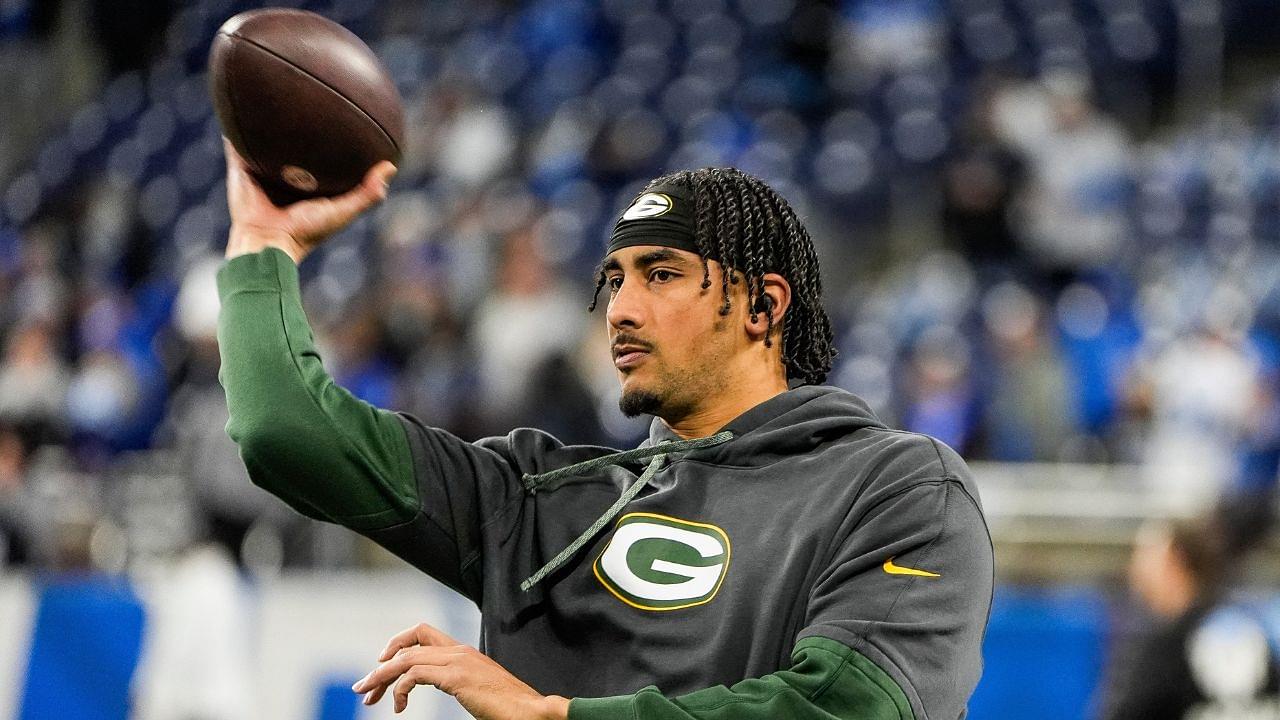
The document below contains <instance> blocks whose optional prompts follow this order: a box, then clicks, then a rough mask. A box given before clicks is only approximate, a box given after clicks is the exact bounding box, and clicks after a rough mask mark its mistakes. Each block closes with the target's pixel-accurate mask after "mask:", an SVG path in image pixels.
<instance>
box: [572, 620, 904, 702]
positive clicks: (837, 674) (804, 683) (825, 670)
mask: <svg viewBox="0 0 1280 720" xmlns="http://www.w3.org/2000/svg"><path fill="white" fill-rule="evenodd" d="M791 661H792V665H791V667H790V668H788V669H786V670H780V671H778V672H776V673H772V674H769V675H765V676H764V677H761V678H752V679H749V680H743V681H742V682H740V683H737V684H736V685H734V686H733V687H731V688H726V687H724V686H723V685H719V686H716V687H712V688H707V689H705V690H699V691H697V692H694V693H690V694H688V695H684V696H681V697H677V698H667V697H664V696H663V695H662V693H661V692H659V691H658V689H657V688H655V687H647V688H645V689H643V690H641V691H640V692H638V693H636V694H634V695H620V696H617V697H608V698H574V699H573V700H571V701H570V702H569V720H730V719H732V720H772V719H773V718H789V719H791V720H819V719H821V720H834V719H835V718H842V719H844V720H914V718H915V716H914V714H913V713H912V711H911V705H910V703H908V701H907V696H906V695H905V694H903V692H902V689H901V688H899V687H898V685H897V683H895V682H894V681H893V680H892V679H891V678H890V677H889V676H888V675H887V674H885V672H884V671H883V670H881V669H880V668H879V667H877V666H876V665H875V664H874V663H872V662H871V661H870V660H868V659H867V658H865V657H863V656H862V655H861V654H859V653H858V652H857V651H856V650H853V649H852V648H848V647H845V646H844V645H842V644H840V643H838V642H836V641H834V640H829V639H827V638H824V637H807V638H805V639H803V640H801V641H800V642H799V643H797V644H796V647H795V650H794V651H793V652H792V654H791Z"/></svg>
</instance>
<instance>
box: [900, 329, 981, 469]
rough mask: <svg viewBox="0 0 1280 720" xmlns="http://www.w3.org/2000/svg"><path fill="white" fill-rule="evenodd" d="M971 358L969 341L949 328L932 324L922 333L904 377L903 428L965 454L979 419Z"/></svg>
mask: <svg viewBox="0 0 1280 720" xmlns="http://www.w3.org/2000/svg"><path fill="white" fill-rule="evenodd" d="M971 355H972V352H971V350H970V349H969V343H968V341H967V340H966V339H965V338H964V337H963V336H962V335H960V334H959V333H958V332H956V331H955V330H954V329H952V328H950V327H946V326H942V325H936V326H934V327H932V328H929V329H927V330H925V331H924V332H923V333H921V336H920V337H919V338H918V339H917V340H916V342H915V344H914V346H913V347H912V351H911V361H910V363H909V365H908V369H907V375H906V387H905V388H904V390H905V393H904V394H905V396H906V397H905V402H906V407H905V409H904V411H903V413H902V419H903V423H904V425H905V426H906V429H908V430H910V431H912V432H918V433H924V434H925V435H930V436H932V437H936V438H938V439H939V440H941V441H942V442H944V443H946V444H947V445H950V446H951V447H953V448H956V449H957V450H958V451H959V452H967V449H968V447H969V443H970V441H971V440H972V439H973V433H974V429H975V425H976V422H975V421H976V419H977V398H976V396H975V393H974V388H973V383H972V381H971V380H970V375H969V373H970V366H971Z"/></svg>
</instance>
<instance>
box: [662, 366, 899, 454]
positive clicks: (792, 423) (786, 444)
mask: <svg viewBox="0 0 1280 720" xmlns="http://www.w3.org/2000/svg"><path fill="white" fill-rule="evenodd" d="M884 427H885V424H884V423H883V422H881V421H880V419H879V418H877V417H876V415H875V413H873V412H872V411H871V408H870V407H868V406H867V403H866V402H865V401H864V400H863V399H862V398H860V397H858V396H857V395H854V394H853V393H850V392H848V391H845V390H841V389H840V388H835V387H830V386H826V385H802V386H800V387H797V388H793V389H791V390H788V391H786V392H784V393H780V394H778V395H775V396H774V397H772V398H769V399H768V400H765V401H764V402H762V403H760V404H759V405H756V406H755V407H753V408H751V409H750V410H748V411H746V412H744V413H742V414H741V415H739V416H738V417H736V418H734V419H733V420H732V421H731V422H730V423H729V424H728V425H725V426H724V427H723V428H722V429H721V432H724V431H728V432H730V433H733V439H732V440H730V441H729V442H726V443H723V444H720V445H716V446H714V447H710V448H706V449H703V450H700V451H699V452H698V459H699V460H701V461H703V462H708V463H713V464H716V465H735V466H738V467H760V466H765V465H771V464H773V463H776V462H779V461H781V460H784V459H786V458H788V457H790V456H793V455H802V454H805V453H808V452H810V451H812V450H813V449H814V448H816V447H818V446H819V445H822V444H823V443H826V442H830V441H832V440H835V439H837V438H841V437H844V436H846V435H848V434H850V433H853V432H856V431H858V430H862V429H863V428H881V429H883V428H884ZM679 440H681V438H680V436H679V435H677V434H675V432H673V431H672V430H671V428H670V427H668V426H667V424H666V422H664V421H663V420H662V418H656V417H655V418H654V419H653V424H652V425H650V426H649V438H648V439H647V440H645V441H644V442H643V443H641V447H650V446H653V445H656V444H658V443H661V442H676V441H679Z"/></svg>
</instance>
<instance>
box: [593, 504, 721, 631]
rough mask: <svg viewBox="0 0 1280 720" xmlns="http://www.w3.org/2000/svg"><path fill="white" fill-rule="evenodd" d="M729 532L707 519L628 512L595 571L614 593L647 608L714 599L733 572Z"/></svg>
mask: <svg viewBox="0 0 1280 720" xmlns="http://www.w3.org/2000/svg"><path fill="white" fill-rule="evenodd" d="M730 554H731V551H730V547H729V536H728V535H726V534H725V532H724V530H721V529H720V528H718V527H716V526H715V525H709V524H706V523H696V522H690V521H688V520H680V519H678V518H673V517H667V516H665V515H655V514H653V513H628V514H626V515H623V516H622V518H621V519H619V520H618V525H617V528H615V529H614V531H613V537H612V538H610V540H609V544H608V545H606V546H605V548H604V552H601V553H600V557H598V558H596V561H595V564H594V565H593V566H592V570H593V571H594V572H595V575H596V578H597V579H599V580H600V583H601V584H602V585H604V586H605V589H607V590H608V591H609V592H611V593H613V595H614V597H616V598H618V599H619V600H621V601H622V602H624V603H626V604H628V605H630V606H632V607H635V608H639V609H641V610H679V609H681V608H687V607H693V606H694V605H701V604H703V603H707V602H711V599H712V598H714V597H715V595H716V592H717V591H718V590H719V589H720V585H721V584H722V583H723V582H724V576H725V574H726V573H727V572H728V571H729V556H730Z"/></svg>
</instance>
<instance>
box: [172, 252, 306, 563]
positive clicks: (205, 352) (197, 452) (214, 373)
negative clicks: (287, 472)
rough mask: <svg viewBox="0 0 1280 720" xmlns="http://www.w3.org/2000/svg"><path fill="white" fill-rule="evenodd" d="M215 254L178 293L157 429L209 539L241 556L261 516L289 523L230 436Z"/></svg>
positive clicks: (196, 267) (185, 280) (193, 271)
mask: <svg viewBox="0 0 1280 720" xmlns="http://www.w3.org/2000/svg"><path fill="white" fill-rule="evenodd" d="M220 265H221V263H220V262H219V261H217V260H216V259H205V260H203V261H201V262H198V263H196V264H195V265H194V266H193V267H192V269H191V270H189V271H188V272H187V274H186V276H185V277H184V278H183V281H182V287H181V289H180V290H179V292H178V300H177V306H176V308H175V313H174V325H175V326H176V329H177V331H178V336H179V342H180V344H181V347H182V357H181V359H180V360H179V361H178V364H179V369H178V372H177V376H178V377H177V382H176V387H175V388H174V390H173V392H172V396H171V400H170V403H169V411H168V414H167V415H166V417H165V421H164V424H163V425H162V429H161V438H162V440H163V441H164V444H167V445H170V446H171V447H172V448H173V450H174V452H175V453H176V454H177V459H178V463H179V467H180V468H181V474H182V478H183V479H184V481H185V482H186V483H187V484H188V492H189V497H191V498H192V499H194V500H195V504H196V505H197V507H198V508H199V514H200V516H201V518H202V520H203V521H204V523H205V524H206V531H207V534H208V537H210V539H212V540H213V541H215V542H217V543H218V544H220V545H222V546H223V547H224V548H225V549H226V552H227V555H228V556H229V557H231V558H235V559H237V560H238V559H241V558H242V549H243V543H244V539H245V536H246V535H247V534H248V532H249V531H250V529H251V528H252V527H253V525H254V523H256V522H258V521H259V520H261V519H264V518H265V519H267V520H268V521H275V522H276V524H283V523H284V522H286V521H288V520H292V518H290V517H289V516H288V515H286V514H285V513H282V512H281V511H280V509H279V504H278V503H274V502H269V500H270V496H268V495H267V494H266V492H265V491H263V490H260V489H258V487H257V486H256V485H254V484H253V483H251V482H249V476H248V473H246V472H245V469H244V463H243V462H242V461H241V460H240V452H239V450H238V449H237V448H236V445H235V443H233V442H231V438H229V437H227V433H226V425H227V418H228V413H227V400H226V395H225V393H223V391H222V386H221V385H219V384H218V365H219V361H218V339H217V327H218V326H217V323H218V290H217V286H216V285H215V283H214V277H215V275H216V273H217V270H218V267H219V266H220Z"/></svg>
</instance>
